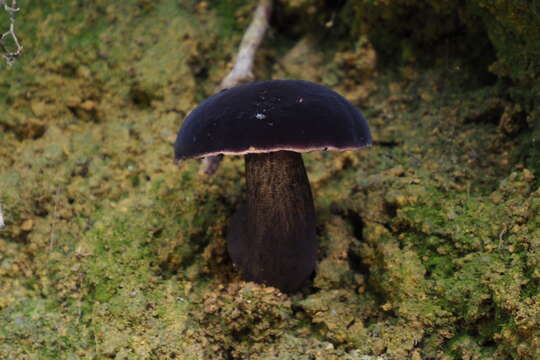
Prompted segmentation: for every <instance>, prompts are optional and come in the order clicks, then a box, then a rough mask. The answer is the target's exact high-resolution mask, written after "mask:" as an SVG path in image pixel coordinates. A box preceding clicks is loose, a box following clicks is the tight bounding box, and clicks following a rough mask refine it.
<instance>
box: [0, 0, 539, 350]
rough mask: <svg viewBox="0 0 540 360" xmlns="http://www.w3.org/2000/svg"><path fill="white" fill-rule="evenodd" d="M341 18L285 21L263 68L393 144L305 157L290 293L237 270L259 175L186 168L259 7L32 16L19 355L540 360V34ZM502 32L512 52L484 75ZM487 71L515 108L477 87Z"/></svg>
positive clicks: (22, 162) (1, 302)
mask: <svg viewBox="0 0 540 360" xmlns="http://www.w3.org/2000/svg"><path fill="white" fill-rule="evenodd" d="M230 5H231V6H230ZM343 5H344V6H343V7H340V5H339V4H338V2H335V3H333V2H321V1H311V0H310V1H283V2H278V3H277V8H276V9H277V10H276V14H275V15H276V17H275V19H276V20H275V21H276V22H277V24H276V28H275V29H277V30H276V31H278V32H279V34H277V35H275V36H276V37H278V39H277V40H275V41H270V42H268V43H267V44H266V45H265V48H264V49H262V50H261V53H262V56H260V57H259V58H258V59H257V61H258V62H257V69H258V70H257V72H258V73H259V74H267V75H268V76H269V77H272V78H278V77H289V78H290V77H295V78H304V79H311V80H314V81H319V82H322V83H324V84H327V85H329V86H332V87H333V88H335V89H336V90H338V91H339V92H341V93H343V95H345V96H346V97H347V98H349V99H351V101H353V102H354V104H355V105H358V106H360V107H361V108H362V109H365V111H364V113H365V115H366V117H367V118H368V120H369V123H370V126H371V129H372V131H373V138H374V144H375V146H373V147H372V148H370V149H364V150H361V151H356V152H344V153H336V152H334V153H330V152H323V153H310V154H306V155H305V156H304V158H305V162H306V167H307V169H308V174H309V178H310V181H311V183H312V188H313V194H314V198H315V205H316V210H317V214H318V224H317V230H318V234H319V236H320V241H321V247H320V252H319V254H318V260H319V261H318V269H317V273H316V275H315V277H314V280H313V283H312V286H308V287H306V288H305V289H302V291H301V292H299V293H297V294H292V295H290V296H288V295H284V294H281V293H279V292H278V291H276V290H275V289H271V288H266V287H264V286H262V285H255V284H252V283H244V282H242V281H240V279H239V277H238V273H237V271H236V269H235V268H234V266H233V265H232V264H231V261H230V259H229V258H228V255H227V252H226V244H225V235H226V231H227V224H228V220H229V218H230V217H231V215H232V214H233V212H234V211H235V209H236V208H237V207H238V204H240V203H241V202H242V201H243V199H244V198H245V196H244V195H243V188H244V180H243V162H242V160H241V159H240V158H234V157H227V158H226V159H225V160H224V161H223V163H222V166H221V168H220V170H219V171H218V173H217V174H216V175H215V176H213V177H205V176H202V175H198V174H197V171H198V163H197V162H196V161H186V162H185V163H182V164H179V165H176V164H174V162H173V161H172V144H173V142H174V139H175V134H176V131H177V130H178V127H179V126H180V123H181V121H182V118H183V117H184V116H185V114H187V112H189V111H190V109H191V108H193V106H194V105H195V104H196V102H197V101H199V99H201V98H203V97H205V96H206V95H207V94H209V93H211V92H212V91H213V89H214V88H215V86H216V84H218V83H219V81H220V80H221V79H222V77H223V76H224V74H225V73H226V71H227V70H228V67H227V66H228V65H227V64H228V63H229V62H230V59H231V58H232V57H233V55H234V51H236V45H237V43H238V41H239V39H240V35H241V33H242V31H243V29H244V27H245V25H246V24H247V19H248V17H249V14H250V12H251V11H252V9H253V3H250V4H247V3H246V2H243V1H232V2H231V1H229V0H223V1H218V2H195V1H187V2H182V4H179V3H178V2H177V1H168V0H163V1H157V2H156V1H136V2H133V3H127V2H122V3H115V4H111V3H110V2H107V3H105V2H100V1H98V2H96V3H94V4H93V5H85V6H84V7H81V5H80V4H79V2H69V3H66V4H62V5H54V4H41V3H39V4H38V3H37V2H31V6H22V5H21V7H22V10H21V12H20V14H19V17H18V24H20V25H21V27H20V28H19V29H20V30H19V31H20V33H21V34H26V36H24V37H23V36H22V35H21V39H22V40H23V45H24V46H25V51H27V52H26V53H25V57H23V58H22V59H21V61H20V62H17V63H16V65H15V66H14V67H13V68H11V69H9V70H6V71H4V72H2V73H1V74H0V88H2V89H5V90H6V91H4V92H2V95H0V96H2V98H1V102H0V107H2V109H3V111H2V114H4V116H2V117H0V127H1V129H2V132H1V133H2V134H1V135H0V139H1V141H2V146H1V147H0V204H1V205H2V209H3V214H4V218H5V222H6V228H5V229H2V230H0V288H2V290H3V291H2V292H1V293H0V312H1V315H0V358H29V357H35V358H45V359H46V358H51V359H56V358H64V357H65V358H104V357H114V358H119V359H123V358H124V359H137V358H141V359H143V358H145V359H146V358H150V359H152V358H156V359H157V358H159V359H161V358H177V359H222V358H245V357H247V356H249V357H250V358H252V359H289V358H290V359H310V358H324V359H377V358H388V359H405V358H413V359H418V358H438V359H439V358H440V359H453V358H454V359H459V358H480V359H481V358H495V359H499V358H501V359H503V358H504V359H506V358H515V359H526V358H537V357H539V356H540V354H539V349H540V344H539V343H538V339H540V336H539V331H540V330H539V329H540V325H539V321H538V317H539V314H540V297H539V296H540V295H539V294H540V271H539V270H538V269H539V268H540V242H539V240H538V239H540V232H539V230H538V229H539V226H540V217H539V215H538V210H539V208H540V193H539V191H538V188H537V177H535V173H534V171H533V170H534V169H533V168H531V167H530V166H529V164H531V162H530V161H532V160H531V159H533V157H528V158H521V159H520V158H519V157H517V156H516V154H518V153H519V149H520V147H526V146H527V144H529V145H531V144H533V143H532V142H529V143H527V141H526V139H523V137H524V135H523V134H524V132H525V130H527V129H528V128H531V127H533V126H534V121H535V119H536V118H535V117H534V116H535V115H534V114H535V113H534V111H536V110H535V109H536V107H535V106H536V105H535V103H534V101H533V99H532V97H531V96H529V95H530V94H534V91H532V90H531V91H532V92H531V93H530V94H529V93H528V92H527V91H525V90H524V89H528V88H527V86H528V85H527V84H529V85H530V88H531V89H533V90H534V83H528V81H530V78H529V77H528V76H531V74H532V75H533V79H535V77H534V76H535V75H534V71H536V70H534V69H535V66H534V64H533V65H530V64H531V62H530V61H533V62H534V61H535V60H531V59H533V56H532V54H535V50H534V48H535V46H536V43H534V44H533V43H532V42H529V38H524V37H523V36H524V35H523V34H525V33H524V31H525V29H528V28H529V27H530V26H533V25H534V24H535V21H536V19H535V18H530V17H529V15H528V14H527V13H524V12H523V11H521V10H520V9H522V8H521V6H522V4H521V3H520V2H513V3H511V4H510V3H505V2H495V3H489V4H488V3H487V2H485V3H484V2H482V1H475V2H472V3H471V4H469V5H467V6H466V7H459V10H460V11H457V12H456V11H454V10H456V9H458V6H459V4H454V3H448V2H443V3H437V4H435V2H432V1H429V2H422V3H414V4H413V3H412V2H408V1H399V2H397V3H395V4H392V5H388V4H386V3H384V2H375V1H363V2H355V3H353V2H347V3H343ZM505 6H506V7H507V10H508V11H507V12H505V11H502V10H501V9H505ZM310 9H311V10H310ZM313 9H314V10H315V11H316V14H315V15H313V16H305V14H304V15H303V17H301V19H304V20H305V22H302V21H300V22H298V24H297V25H295V26H293V27H290V28H289V27H287V26H283V24H284V21H285V20H287V19H291V18H294V16H295V13H298V12H299V11H306V12H308V11H313ZM321 9H326V10H330V12H324V13H323V12H321V11H319V10H321ZM225 10H226V11H225ZM350 10H355V11H357V12H353V11H350ZM364 10H369V12H365V11H364ZM333 12H334V13H335V15H329V14H332V13H333ZM408 14H412V15H413V16H411V17H410V18H407V19H406V20H403V21H402V19H403V17H404V16H405V15H408ZM428 15H430V16H431V15H434V16H433V17H429V16H428ZM329 16H330V17H332V16H333V23H329V20H330V18H329ZM428 17H429V18H430V19H432V20H429V21H428V22H427V23H426V27H418V26H415V21H417V20H418V19H419V18H428ZM242 19H244V20H243V21H242ZM344 19H346V20H347V21H343V20H344ZM474 19H482V21H477V22H476V23H474V24H472V23H471V21H472V20H474ZM379 22H380V23H379ZM437 23H440V27H437V26H436V25H437ZM378 24H379V25H378ZM381 25H383V27H384V26H386V25H388V26H387V30H388V31H387V32H386V33H384V34H382V35H384V36H382V37H380V38H379V39H376V38H375V37H374V34H378V33H380V32H381V29H382V27H380V26H381ZM520 26H521V28H520ZM322 28H324V29H325V30H324V32H325V34H323V35H322V38H323V40H321V41H319V37H318V36H317V35H318V32H317V34H315V31H314V32H312V33H310V34H303V33H302V31H306V29H322ZM497 29H498V30H497ZM512 29H513V30H512ZM334 30H335V32H334V33H333V32H332V31H334ZM458 30H459V31H460V34H461V35H459V36H458V35H456V32H457V31H458ZM497 31H502V33H499V32H497ZM512 31H513V32H514V33H515V34H514V35H512V37H509V36H510V35H509V34H510V33H511V32H512ZM535 31H536V30H534V31H532V32H531V34H532V35H531V40H532V38H534V36H535V34H536V32H535ZM406 33H411V34H412V35H411V36H410V37H408V38H407V39H404V38H403V37H402V35H403V34H406ZM428 33H429V34H428ZM30 34H32V35H30ZM338 34H339V36H338ZM351 34H354V35H351ZM485 34H488V35H489V36H485V37H483V38H482V41H481V42H480V45H481V46H479V47H478V48H479V49H483V48H484V47H483V46H488V47H489V46H493V52H489V53H488V54H487V56H486V57H480V58H476V57H475V56H476V55H474V54H470V56H468V54H467V51H466V50H467V49H469V48H470V47H469V46H472V44H474V41H475V39H479V37H482V36H484V35H485ZM533 35H534V36H533ZM333 36H334V37H335V38H334V39H336V38H339V40H338V41H329V39H333ZM349 36H350V37H349ZM230 38H232V39H234V41H230V40H229V39H230ZM224 39H226V40H227V41H224ZM460 39H465V40H467V41H465V42H464V45H463V47H462V48H458V49H455V51H451V52H448V53H446V52H445V48H446V43H447V42H446V40H448V43H449V44H450V45H452V44H454V43H453V41H458V40H460ZM508 39H511V40H512V41H515V42H516V44H513V45H512V46H510V45H509V44H508V43H507V42H508V41H510V40H508ZM237 40H238V41H237ZM386 43H388V44H389V47H388V51H387V52H386V53H385V51H381V48H382V47H384V46H385V44H386ZM430 44H436V46H435V49H434V52H433V53H434V54H435V56H434V59H433V61H424V60H423V59H420V56H419V55H420V54H426V51H428V50H430V49H431V48H429V47H428V45H430ZM437 44H438V45H437ZM490 44H491V45H490ZM274 45H275V46H274ZM512 49H513V51H524V52H526V53H527V55H526V56H525V57H524V58H525V59H527V58H528V59H529V66H530V68H527V69H528V70H525V68H524V67H523V66H524V63H522V62H521V63H520V62H519V61H517V62H514V61H513V60H512V58H511V57H510V55H511V52H510V50H512ZM377 50H378V51H377ZM390 50H392V51H390ZM506 52H508V53H506ZM391 56H397V58H398V59H399V60H398V61H385V57H391ZM377 63H378V64H379V66H377ZM382 63H386V65H385V66H381V64H382ZM491 63H494V64H495V65H493V66H492V67H491V68H490V70H491V71H494V72H495V73H496V74H497V75H498V76H500V77H501V79H502V77H504V78H505V79H512V81H513V84H512V87H511V89H510V90H508V86H506V85H505V83H504V81H506V80H504V81H503V80H501V81H500V83H499V84H494V83H493V81H492V79H491V80H490V79H489V78H485V77H484V75H480V76H479V73H482V72H483V71H481V72H478V71H477V70H478V69H479V66H487V65H489V64H491ZM276 64H279V65H276ZM458 66H459V67H458ZM531 66H532V67H531ZM529 70H530V71H529ZM484 73H485V72H484ZM531 84H532V85H531ZM525 160H527V161H528V162H525Z"/></svg>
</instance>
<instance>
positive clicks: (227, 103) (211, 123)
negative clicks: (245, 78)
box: [174, 80, 371, 160]
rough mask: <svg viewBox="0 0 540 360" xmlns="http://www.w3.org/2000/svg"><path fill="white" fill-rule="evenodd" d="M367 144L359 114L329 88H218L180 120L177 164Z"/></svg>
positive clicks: (298, 83)
mask: <svg viewBox="0 0 540 360" xmlns="http://www.w3.org/2000/svg"><path fill="white" fill-rule="evenodd" d="M369 145H371V134H370V131H369V127H368V124H367V122H366V120H365V119H364V117H363V116H362V114H361V113H360V112H359V111H358V110H357V109H356V108H355V107H354V106H353V105H352V104H351V103H350V102H349V101H348V100H347V99H345V98H344V97H342V96H341V95H339V94H338V93H336V92H335V91H333V90H330V89H329V88H327V87H325V86H322V85H319V84H315V83H312V82H309V81H302V80H270V81H260V82H254V83H249V84H245V85H239V86H236V87H234V88H231V89H227V90H223V91H221V92H219V93H217V94H215V95H213V96H211V97H209V98H208V99H206V100H205V101H204V102H203V103H201V104H200V105H199V106H197V107H196V108H195V110H193V111H192V112H191V114H189V116H188V117H187V118H186V120H185V121H184V123H183V125H182V128H181V129H180V132H179V133H178V137H177V138H176V143H175V144H174V150H175V155H176V159H177V160H183V159H186V158H193V157H204V156H211V155H218V154H227V155H243V154H248V153H262V152H272V151H279V150H289V151H296V152H306V151H312V150H323V149H328V150H350V149H356V148H361V147H365V146H369Z"/></svg>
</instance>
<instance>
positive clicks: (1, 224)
mask: <svg viewBox="0 0 540 360" xmlns="http://www.w3.org/2000/svg"><path fill="white" fill-rule="evenodd" d="M4 226H6V225H5V224H4V214H2V205H1V204H0V230H1V229H3V228H4Z"/></svg>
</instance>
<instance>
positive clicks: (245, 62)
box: [199, 0, 272, 175]
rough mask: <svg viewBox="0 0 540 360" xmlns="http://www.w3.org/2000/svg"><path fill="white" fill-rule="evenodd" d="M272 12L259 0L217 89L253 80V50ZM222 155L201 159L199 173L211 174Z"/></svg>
mask: <svg viewBox="0 0 540 360" xmlns="http://www.w3.org/2000/svg"><path fill="white" fill-rule="evenodd" d="M271 14H272V0H260V1H259V5H258V6H257V9H256V10H255V14H254V15H253V21H252V22H251V24H250V25H249V27H248V28H247V30H246V32H245V33H244V37H243V38H242V42H241V43H240V48H239V50H238V55H237V57H236V63H235V64H234V67H233V69H232V70H231V72H229V74H228V75H227V76H226V77H225V78H224V79H223V81H222V82H221V84H220V85H219V87H218V89H217V90H218V91H220V90H223V89H227V88H230V87H233V86H236V85H238V84H241V83H244V82H249V81H253V79H254V76H253V71H252V69H253V60H254V58H255V52H256V51H257V48H258V47H259V45H260V44H261V42H262V39H263V37H264V34H265V32H266V29H267V28H268V24H269V23H270V15H271ZM222 157H223V156H222V155H218V156H209V157H206V158H204V159H203V160H202V163H201V167H200V168H199V173H201V174H203V173H204V174H206V175H212V174H213V173H215V172H216V170H217V169H218V168H219V163H220V161H221V159H222Z"/></svg>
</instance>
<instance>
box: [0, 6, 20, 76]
mask: <svg viewBox="0 0 540 360" xmlns="http://www.w3.org/2000/svg"><path fill="white" fill-rule="evenodd" d="M2 5H3V6H4V10H5V11H6V12H7V13H8V14H9V22H10V24H9V31H6V32H5V33H3V34H2V36H0V50H1V55H2V57H3V58H4V59H5V60H6V63H7V64H8V65H9V66H11V65H13V63H14V62H15V60H16V59H17V58H18V57H19V56H20V55H21V53H22V50H23V47H22V46H21V44H20V43H19V39H17V35H15V13H16V12H17V11H19V8H18V7H17V0H11V6H9V5H8V4H7V0H0V6H2ZM8 36H10V37H11V39H12V40H13V42H14V43H15V46H16V47H17V49H16V50H15V51H9V50H8V48H7V47H6V45H5V44H4V39H5V38H7V37H8Z"/></svg>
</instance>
